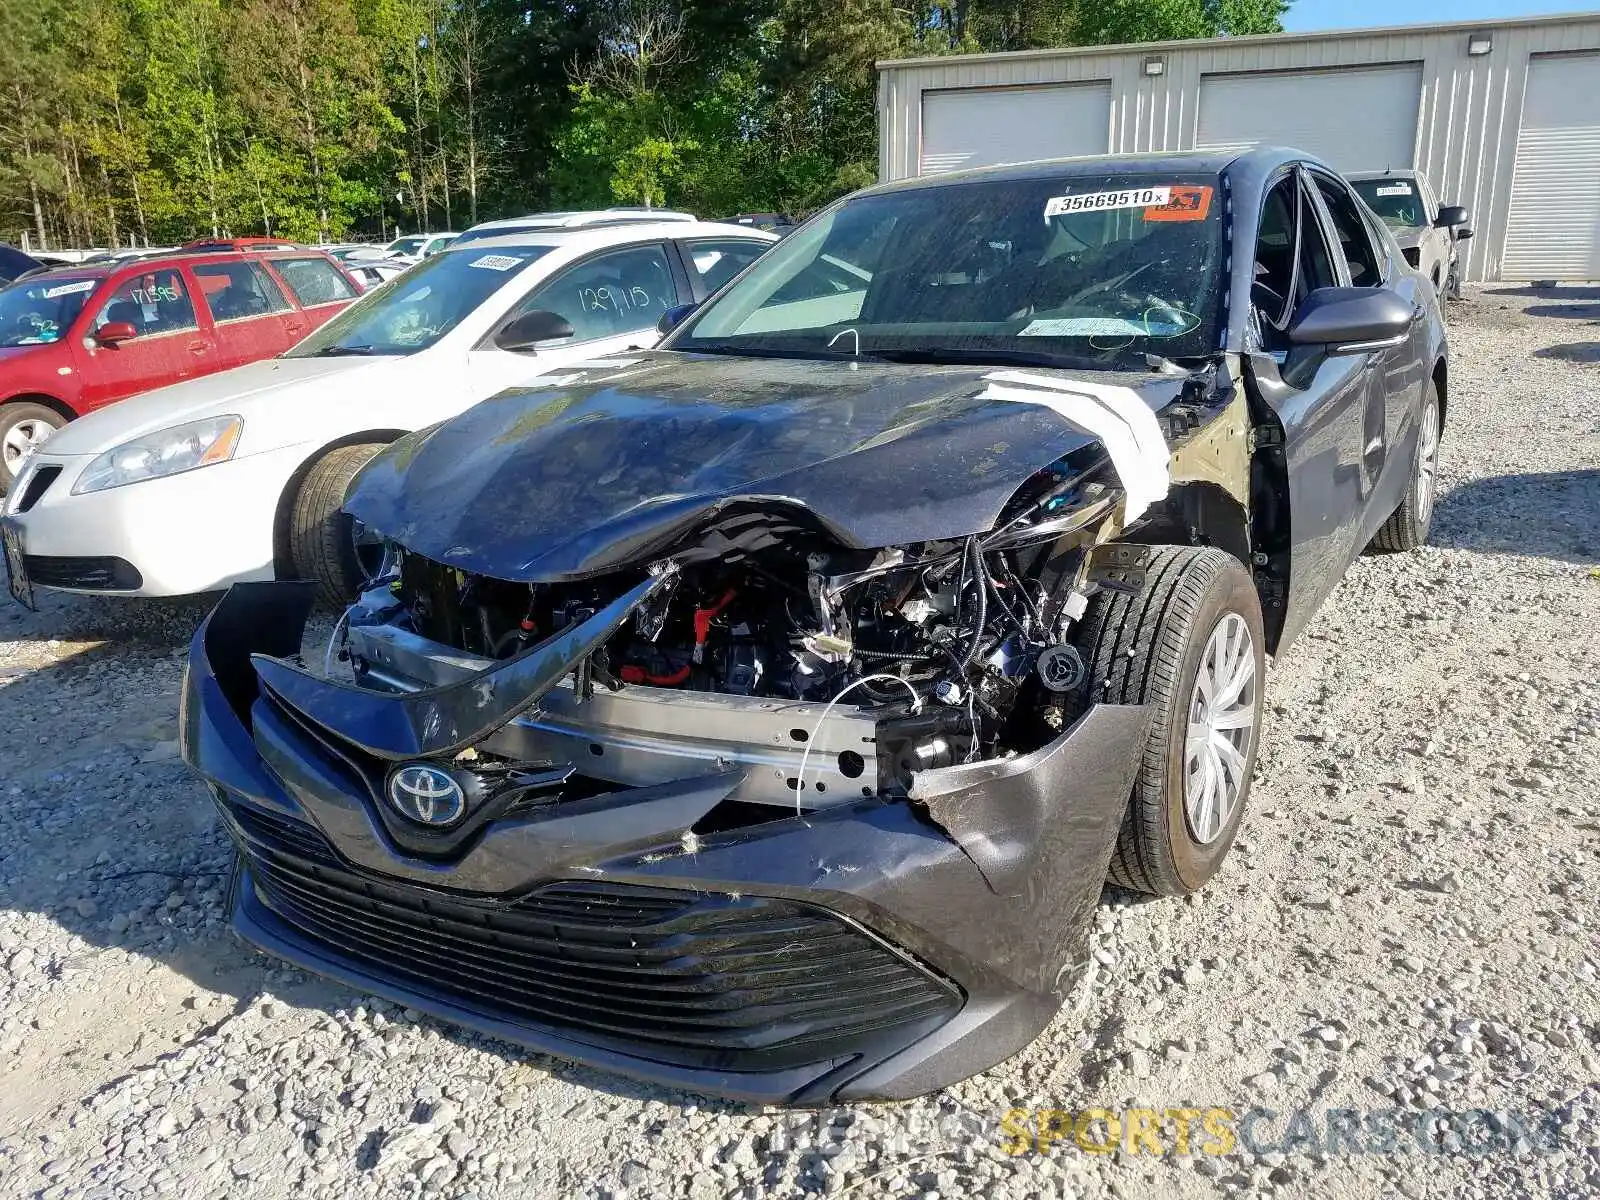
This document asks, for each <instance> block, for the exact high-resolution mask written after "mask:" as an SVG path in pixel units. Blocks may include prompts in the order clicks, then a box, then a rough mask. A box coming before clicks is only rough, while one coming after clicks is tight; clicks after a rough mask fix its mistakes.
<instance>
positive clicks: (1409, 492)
mask: <svg viewBox="0 0 1600 1200" xmlns="http://www.w3.org/2000/svg"><path fill="white" fill-rule="evenodd" d="M1420 421H1421V423H1420V425H1419V426H1418V428H1417V452H1416V457H1415V458H1414V459H1413V460H1412V463H1411V479H1410V482H1408V483H1407V484H1406V498H1405V499H1404V500H1402V501H1400V507H1399V508H1397V509H1395V510H1394V512H1392V513H1390V514H1389V519H1388V520H1387V521H1385V522H1384V523H1383V525H1382V526H1381V527H1380V528H1379V529H1378V532H1377V533H1375V534H1373V536H1372V541H1371V542H1370V543H1369V544H1368V546H1367V550H1368V551H1369V552H1373V553H1380V554H1398V553H1400V552H1402V551H1405V550H1415V549H1416V548H1417V547H1418V546H1421V545H1423V544H1424V543H1426V542H1427V540H1428V529H1429V527H1430V526H1431V525H1432V524H1433V501H1434V491H1435V489H1436V488H1437V486H1438V469H1439V463H1438V454H1439V434H1440V429H1439V389H1438V388H1437V387H1436V386H1435V385H1434V382H1433V380H1431V379H1430V380H1428V383H1427V388H1426V390H1425V391H1424V392H1423V394H1422V416H1421V418H1420ZM1430 430H1431V431H1432V438H1431V440H1430V437H1429V432H1430ZM1430 446H1431V447H1432V449H1431V451H1430V449H1429V447H1430ZM1425 460H1426V461H1425ZM1425 470H1426V472H1427V474H1426V476H1425V475H1424V471H1425ZM1425 478H1426V486H1424V479H1425Z"/></svg>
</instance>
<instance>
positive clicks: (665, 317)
mask: <svg viewBox="0 0 1600 1200" xmlns="http://www.w3.org/2000/svg"><path fill="white" fill-rule="evenodd" d="M699 307H700V306H699V305H698V304H674V305H673V306H672V307H671V308H669V309H667V311H666V312H664V313H662V314H661V319H660V320H659V321H657V322H656V332H657V333H659V334H660V335H661V336H662V337H666V335H667V334H669V333H671V332H672V331H673V330H674V329H676V328H677V327H678V326H679V325H682V324H683V323H684V322H685V321H686V320H688V319H689V314H691V313H692V312H694V310H695V309H697V308H699Z"/></svg>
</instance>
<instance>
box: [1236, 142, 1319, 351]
mask: <svg viewBox="0 0 1600 1200" xmlns="http://www.w3.org/2000/svg"><path fill="white" fill-rule="evenodd" d="M1338 282H1339V278H1338V276H1337V274H1336V273H1335V271H1334V266H1333V256H1332V254H1330V253H1329V249H1328V242H1327V239H1326V238H1325V237H1324V236H1323V233H1322V226H1321V224H1320V223H1319V222H1318V220H1317V214H1316V208H1315V206H1314V205H1313V204H1312V203H1311V197H1310V196H1309V195H1307V194H1306V191H1305V188H1304V186H1303V185H1302V184H1301V183H1300V180H1299V177H1298V176H1296V175H1294V174H1290V175H1288V176H1286V177H1285V178H1284V179H1283V180H1281V181H1280V182H1279V183H1278V184H1276V185H1275V186H1274V187H1273V188H1272V190H1271V191H1270V192H1268V193H1267V200H1266V204H1265V205H1264V206H1263V208H1262V211H1261V228H1260V232H1259V233H1258V234H1257V237H1256V261H1255V282H1254V286H1253V287H1252V289H1251V300H1252V302H1253V304H1254V306H1255V310H1256V315H1257V317H1258V318H1259V324H1260V328H1261V332H1262V339H1263V341H1264V342H1265V344H1266V348H1267V349H1268V350H1269V351H1273V352H1281V351H1286V350H1287V349H1288V347H1289V341H1288V337H1287V332H1288V329H1289V324H1290V322H1291V321H1293V319H1294V314H1295V312H1296V310H1298V309H1299V307H1300V305H1301V303H1302V302H1303V301H1304V300H1305V298H1306V297H1307V296H1309V295H1310V294H1311V293H1312V292H1314V291H1316V290H1317V289H1318V288H1325V287H1334V286H1336V285H1337V284H1338Z"/></svg>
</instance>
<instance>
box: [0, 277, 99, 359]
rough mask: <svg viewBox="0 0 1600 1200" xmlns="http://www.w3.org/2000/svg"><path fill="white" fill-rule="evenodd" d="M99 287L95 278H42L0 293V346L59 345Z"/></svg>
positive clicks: (31, 279)
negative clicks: (55, 343) (58, 342)
mask: <svg viewBox="0 0 1600 1200" xmlns="http://www.w3.org/2000/svg"><path fill="white" fill-rule="evenodd" d="M99 286H100V280H99V279H98V278H95V279H83V278H78V279H73V278H71V277H62V276H60V275H56V276H49V275H45V276H35V277H33V278H30V279H26V280H24V281H22V282H21V283H13V284H12V285H11V286H10V287H8V288H4V289H0V346H43V345H46V344H48V343H50V342H57V341H60V340H61V339H62V338H63V337H65V336H66V332H67V330H68V329H70V328H71V327H72V323H73V322H74V321H76V320H77V319H78V314H79V313H80V312H82V311H83V306H84V305H85V304H87V303H88V301H89V297H90V296H92V295H94V290H95V288H97V287H99Z"/></svg>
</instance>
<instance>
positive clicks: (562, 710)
mask: <svg viewBox="0 0 1600 1200" xmlns="http://www.w3.org/2000/svg"><path fill="white" fill-rule="evenodd" d="M1121 499H1122V494H1121V491H1120V489H1119V488H1118V487H1117V481H1116V475H1115V473H1114V471H1112V470H1111V468H1110V465H1109V463H1108V461H1107V459H1106V457H1105V456H1104V454H1103V452H1100V451H1098V450H1097V449H1095V448H1089V449H1086V450H1085V451H1083V452H1080V453H1079V454H1076V455H1074V456H1070V457H1069V458H1068V459H1065V460H1063V461H1062V462H1060V463H1058V464H1056V465H1055V466H1053V467H1051V468H1049V469H1047V470H1045V471H1041V472H1038V473H1037V474H1036V475H1035V477H1034V478H1033V479H1032V480H1031V481H1030V482H1029V484H1028V486H1027V487H1025V488H1023V489H1021V490H1020V491H1019V492H1018V494H1017V496H1016V497H1015V499H1014V500H1013V502H1012V504H1011V505H1010V506H1009V507H1008V509H1007V511H1006V512H1005V513H1004V514H1003V515H1002V519H1001V520H1000V522H999V523H998V524H997V525H996V527H995V528H994V529H993V530H991V531H989V532H987V533H985V534H982V535H974V536H969V537H965V538H959V539H951V540H946V541H933V542H919V543H914V544H911V545H906V546H898V547H893V548H888V549H881V550H876V551H870V550H851V549H848V548H845V547H842V546H840V545H838V544H837V543H836V542H834V541H832V540H830V539H829V538H828V537H827V536H826V534H825V533H823V532H821V531H819V530H817V529H816V528H815V527H814V526H811V525H809V524H808V523H806V522H805V521H804V520H803V516H799V517H797V516H792V515H791V514H788V513H785V512H783V511H782V510H781V509H776V510H769V511H753V512H752V511H742V512H737V513H733V514H729V515H727V516H725V517H724V518H723V519H722V520H720V521H718V522H716V523H714V524H713V525H712V526H710V527H708V528H706V529H703V530H701V531H700V532H699V533H698V535H697V536H696V538H694V539H693V540H692V541H690V542H688V543H686V544H684V545H681V546H679V547H676V548H675V549H674V551H673V552H672V553H671V555H670V556H668V557H667V558H665V559H661V560H657V561H656V562H655V563H654V564H653V565H652V567H651V568H650V571H651V573H654V574H658V575H660V576H662V578H661V580H660V586H659V587H657V588H655V590H654V591H653V593H652V594H651V595H650V596H649V598H648V599H647V600H645V601H643V602H642V603H640V604H638V605H637V607H636V608H634V609H633V610H632V612H631V613H630V614H629V616H628V619H627V620H626V621H625V622H624V623H622V624H621V625H620V626H619V627H618V628H617V629H616V631H615V633H614V634H612V635H611V636H609V637H606V638H605V639H603V640H601V641H599V642H598V643H597V644H595V645H594V647H593V648H592V649H589V650H588V651H587V653H586V654H584V655H583V657H582V659H581V661H580V662H578V663H577V665H576V668H575V670H574V671H573V672H572V674H571V675H570V676H569V677H568V678H567V679H566V680H564V683H563V687H561V688H558V689H554V690H552V691H551V692H550V693H549V694H548V695H546V696H545V697H544V698H542V699H540V700H539V702H538V704H537V705H536V709H535V711H534V712H532V713H530V714H528V715H525V716H524V717H522V718H521V719H520V720H519V721H518V722H516V723H515V725H514V726H513V727H512V728H509V729H508V730H506V731H505V732H504V734H503V735H502V736H500V737H498V738H496V739H493V740H492V742H491V743H490V746H492V747H493V749H489V747H487V746H486V747H483V748H480V749H478V750H474V751H472V752H471V753H472V754H473V755H474V756H476V755H477V754H478V753H481V752H488V753H496V752H499V753H504V752H506V751H510V753H509V755H508V758H509V759H510V760H511V761H513V762H514V761H516V760H525V761H532V760H534V759H538V760H539V761H541V762H548V763H553V764H560V763H562V762H563V760H564V761H565V762H566V763H568V764H572V765H574V766H575V767H576V768H577V769H578V770H579V771H581V772H583V773H586V774H594V773H598V774H600V775H601V776H602V777H604V778H607V779H610V780H612V781H613V782H623V783H634V784H647V783H653V782H661V781H664V780H666V779H669V778H672V777H673V776H674V773H676V775H677V777H683V776H685V775H687V774H691V773H694V772H697V771H701V770H704V769H705V766H704V765H702V763H701V762H700V761H699V760H700V759H709V760H710V765H711V766H713V767H715V766H717V765H718V764H720V765H722V766H734V765H744V766H746V767H750V766H755V765H759V766H760V767H769V766H770V767H773V769H772V770H757V771H752V772H751V773H750V780H749V783H748V785H747V786H746V787H745V788H744V789H742V792H741V795H740V799H743V800H747V801H756V802H766V803H781V804H785V805H795V806H803V807H814V806H818V805H823V804H830V803H835V802H841V801H843V800H845V799H849V798H851V797H852V796H855V797H860V796H862V795H879V796H892V795H897V794H898V795H902V796H903V795H905V794H906V793H907V792H908V791H909V790H910V789H912V787H913V784H914V775H915V774H916V772H918V771H923V770H927V769H930V768H937V767H949V766H954V765H957V764H961V763H969V762H975V761H978V760H982V759H991V758H999V757H1005V756H1007V755H1010V754H1013V753H1027V752H1029V751H1031V750H1034V749H1036V748H1038V747H1039V746H1041V745H1043V744H1045V743H1046V742H1048V741H1049V740H1050V739H1052V738H1054V737H1055V736H1057V735H1059V734H1060V732H1061V731H1062V729H1063V728H1064V727H1065V726H1066V725H1067V724H1069V723H1070V721H1071V720H1072V719H1073V718H1074V717H1075V716H1076V715H1077V713H1079V712H1081V710H1082V708H1083V707H1084V706H1085V705H1086V697H1085V696H1084V695H1083V691H1084V684H1085V680H1086V670H1085V665H1084V662H1083V660H1082V657H1081V655H1080V652H1079V650H1078V648H1077V647H1076V646H1075V645H1074V644H1073V640H1072V633H1073V626H1074V623H1075V622H1076V621H1077V620H1078V619H1079V618H1081V617H1082V616H1083V614H1084V611H1085V609H1086V607H1087V600H1088V597H1089V595H1090V594H1091V593H1092V592H1093V591H1094V590H1095V589H1096V588H1097V587H1099V586H1101V582H1102V581H1101V579H1100V578H1096V577H1094V572H1093V569H1092V568H1093V565H1094V562H1095V555H1094V550H1095V547H1096V546H1097V545H1099V544H1101V543H1102V542H1104V541H1105V540H1106V539H1107V537H1108V536H1109V535H1110V534H1111V533H1112V532H1113V531H1114V530H1115V529H1116V527H1117V526H1116V521H1115V517H1116V515H1117V514H1118V513H1119V512H1120V511H1121ZM644 575H645V571H644V569H642V568H641V569H639V570H636V571H630V572H624V573H621V574H619V575H606V576H602V577H597V578H594V579H589V580H584V581H579V582H561V583H514V582H509V581H506V580H500V579H493V578H488V577H485V576H479V575H471V574H467V573H465V572H462V571H459V570H456V569H453V568H449V567H445V566H442V565H440V564H438V563H435V562H433V561H431V560H429V559H426V558H424V557H421V556H419V555H416V554H411V553H407V552H406V551H404V550H401V549H396V550H395V551H394V552H393V555H392V558H391V563H390V568H389V571H388V574H387V576H386V578H385V579H384V580H383V581H380V584H379V585H378V586H376V587H375V588H374V589H373V590H372V591H370V592H369V593H368V594H367V595H366V596H365V597H364V598H363V600H362V601H361V602H360V603H359V604H358V605H357V606H356V607H355V608H354V609H352V610H351V613H350V614H349V638H350V642H349V649H350V656H351V660H352V665H353V667H354V669H355V671H356V673H357V676H358V678H360V679H361V680H362V681H363V682H364V683H365V684H366V685H367V686H377V687H388V688H412V687H415V686H418V685H419V684H420V683H423V682H433V683H438V684H443V683H445V682H448V681H450V680H451V679H454V678H457V677H458V676H459V672H464V671H467V670H474V669H475V670H480V671H481V670H484V669H488V668H491V667H492V665H493V664H495V663H498V662H504V661H506V660H511V659H515V658H517V657H518V656H520V655H523V654H524V653H526V652H527V651H528V650H530V649H531V648H533V647H535V646H538V645H539V644H541V643H544V642H546V641H547V640H548V639H551V638H553V637H555V636H556V635H558V634H562V633H563V632H570V631H581V630H583V628H584V627H585V626H586V624H588V623H593V622H596V618H597V614H599V613H601V612H602V610H603V609H605V607H606V606H607V605H609V604H612V603H613V602H614V601H615V600H616V599H617V597H618V596H619V595H620V594H623V593H625V592H627V591H628V589H630V588H633V587H635V586H636V585H638V584H639V582H640V580H641V578H642V577H643V576H644ZM1102 575H1103V573H1102ZM451 652H454V653H455V654H456V655H457V659H456V666H457V668H458V675H456V676H452V675H449V674H448V672H447V673H446V675H445V676H443V677H441V676H440V675H439V671H440V663H441V661H447V660H449V659H450V655H451ZM419 656H420V658H419ZM421 659H427V660H428V662H427V663H426V665H424V664H423V663H422V661H421ZM661 701H668V702H669V704H670V708H669V704H663V703H660V702H661ZM673 710H675V711H673ZM686 722H687V724H688V726H689V727H688V728H686V727H685V723H686ZM608 731H609V732H610V733H611V734H612V735H613V736H612V737H610V738H609V739H608V737H607V732H608ZM720 733H726V737H722V736H719V734H720ZM562 735H565V736H562ZM640 737H643V738H645V739H651V738H660V739H662V741H663V744H662V745H660V746H657V747H656V750H657V751H658V752H657V753H655V754H653V755H650V756H648V757H649V758H650V761H651V764H652V765H650V766H645V765H643V759H644V758H645V757H646V756H644V755H642V754H641V753H639V747H638V746H637V745H636V744H632V745H630V743H633V742H636V741H637V739H639V738H640ZM697 738H699V739H702V740H704V741H705V742H706V743H707V745H706V748H705V753H703V754H701V755H700V756H698V758H697V757H696V755H695V754H694V752H693V746H694V744H695V742H696V739H697ZM666 740H670V741H671V742H672V746H671V748H670V749H668V748H666V747H665V744H664V743H665V741H666ZM724 743H727V745H726V746H724ZM757 749H759V750H760V751H761V753H759V754H754V755H753V754H752V753H751V752H752V751H754V750H757ZM630 750H631V751H632V752H633V753H632V760H633V761H632V765H630V764H629V761H628V760H629V757H630V755H629V751H630ZM775 756H776V757H775ZM673 758H675V759H676V760H677V763H676V765H675V766H673V765H670V764H669V763H667V762H664V761H662V760H664V759H673Z"/></svg>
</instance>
